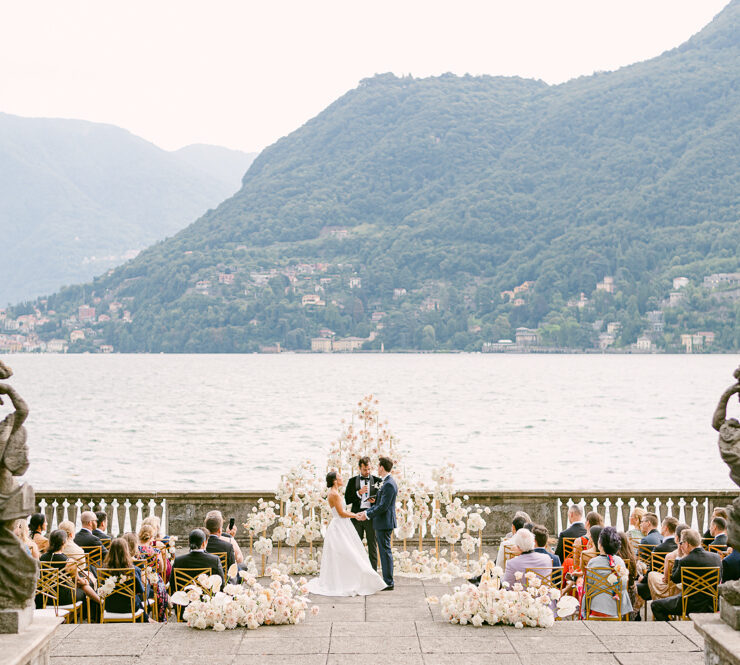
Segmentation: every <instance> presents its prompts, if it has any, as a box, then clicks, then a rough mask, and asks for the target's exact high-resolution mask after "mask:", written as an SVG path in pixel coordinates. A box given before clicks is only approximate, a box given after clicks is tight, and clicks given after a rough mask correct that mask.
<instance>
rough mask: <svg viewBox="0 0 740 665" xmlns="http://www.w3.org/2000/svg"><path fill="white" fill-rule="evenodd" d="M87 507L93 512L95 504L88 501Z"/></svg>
mask: <svg viewBox="0 0 740 665" xmlns="http://www.w3.org/2000/svg"><path fill="white" fill-rule="evenodd" d="M87 505H88V507H89V508H90V510H92V512H95V506H96V505H97V504H96V503H95V501H93V500H92V499H90V501H88V503H87Z"/></svg>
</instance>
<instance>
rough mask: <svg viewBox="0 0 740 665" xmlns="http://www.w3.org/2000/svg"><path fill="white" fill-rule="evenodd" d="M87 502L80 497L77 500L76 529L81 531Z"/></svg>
mask: <svg viewBox="0 0 740 665" xmlns="http://www.w3.org/2000/svg"><path fill="white" fill-rule="evenodd" d="M84 507H85V504H84V503H82V499H80V498H78V499H77V501H75V531H79V530H80V529H81V528H82V509H83V508H84Z"/></svg>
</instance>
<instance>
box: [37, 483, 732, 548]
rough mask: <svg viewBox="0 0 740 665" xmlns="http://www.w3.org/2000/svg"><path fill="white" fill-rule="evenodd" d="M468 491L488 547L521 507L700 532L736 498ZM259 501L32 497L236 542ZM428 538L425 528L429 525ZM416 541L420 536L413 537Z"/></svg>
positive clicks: (123, 523) (178, 496) (41, 503)
mask: <svg viewBox="0 0 740 665" xmlns="http://www.w3.org/2000/svg"><path fill="white" fill-rule="evenodd" d="M463 495H467V496H468V501H467V502H466V503H467V504H470V505H472V504H479V505H480V506H483V507H488V508H490V509H491V512H490V514H487V515H484V518H485V520H486V528H485V530H484V531H483V534H482V535H483V542H484V543H485V544H493V543H498V542H499V540H500V539H501V537H502V536H503V535H504V534H506V533H508V532H509V530H510V529H511V518H512V516H513V514H514V513H515V512H516V511H517V510H524V511H526V512H527V513H528V514H529V515H530V516H531V517H532V519H533V520H534V521H535V522H537V523H540V524H544V525H545V526H547V528H548V529H549V530H550V533H551V534H554V535H556V534H557V533H558V532H559V531H561V530H562V528H563V527H564V525H566V524H567V511H568V506H570V505H572V504H573V503H578V504H581V506H583V507H584V510H585V512H588V511H589V510H596V511H598V512H599V513H601V514H602V515H603V516H604V518H605V523H606V524H607V525H612V526H616V527H617V528H618V529H620V530H624V529H625V527H627V525H628V524H629V514H630V511H631V510H632V509H633V508H634V507H635V506H641V507H643V508H645V509H646V510H648V511H651V512H655V513H656V514H657V515H659V516H660V517H661V518H663V517H665V516H666V515H673V516H674V517H676V518H678V520H679V521H681V522H686V523H687V524H689V525H690V526H691V527H692V528H695V529H698V530H700V531H703V530H705V529H706V528H707V527H708V520H709V516H710V515H711V513H712V510H713V509H714V507H715V506H726V505H728V504H730V503H731V502H732V500H733V499H734V498H735V497H736V496H737V492H735V491H732V490H720V491H691V492H679V491H675V492H584V491H583V490H578V491H563V492H558V491H545V492H524V491H516V492H514V491H511V492H509V491H500V492H497V491H491V490H485V491H482V490H471V491H467V492H466V491H463V490H461V491H460V492H458V496H463ZM260 498H264V499H266V500H269V499H272V498H273V494H272V492H269V491H264V492H255V491H249V492H148V493H144V492H134V491H130V492H127V491H120V492H86V493H85V492H75V491H66V492H65V491H51V492H45V491H38V492H37V493H36V502H37V506H38V510H39V512H43V513H45V514H46V517H47V520H48V524H49V530H52V529H55V528H56V527H57V525H58V524H59V522H61V521H62V520H65V519H69V520H71V521H73V522H74V523H75V524H76V526H77V528H79V527H80V515H81V513H82V511H84V510H105V512H106V513H107V514H108V532H109V533H110V534H112V535H113V536H117V535H119V534H121V533H125V532H127V531H136V530H138V527H139V526H140V525H141V522H142V520H143V519H144V518H145V517H147V516H149V515H157V516H158V517H159V518H160V519H161V520H162V524H163V528H164V531H165V532H166V533H169V534H171V535H174V536H178V537H179V538H180V539H182V538H183V537H184V536H187V534H188V532H189V531H190V530H191V529H193V528H195V527H198V526H202V525H203V519H204V516H205V514H206V513H207V512H208V511H209V510H213V509H219V510H221V512H222V513H223V515H224V519H225V520H227V521H228V519H229V518H231V517H234V518H235V521H236V525H237V527H238V529H239V533H238V536H237V537H238V539H239V541H240V542H247V541H248V536H247V534H245V533H244V529H243V528H242V526H241V525H242V523H243V522H246V520H247V517H248V516H249V513H250V512H251V510H252V507H253V506H255V505H256V504H257V502H258V500H259V499H260ZM426 533H427V535H428V533H429V531H428V529H427V532H426ZM417 538H418V536H417Z"/></svg>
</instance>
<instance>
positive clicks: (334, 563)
mask: <svg viewBox="0 0 740 665" xmlns="http://www.w3.org/2000/svg"><path fill="white" fill-rule="evenodd" d="M331 513H332V520H331V522H329V526H328V527H327V529H326V536H325V537H324V550H323V552H322V555H321V572H320V573H319V576H318V577H315V578H314V579H312V580H310V581H309V583H308V590H309V591H310V592H311V593H315V594H318V595H320V596H369V595H370V594H373V593H375V592H376V591H380V590H381V589H383V588H385V582H384V581H383V578H382V577H381V576H380V575H378V573H376V572H375V571H374V570H373V568H372V566H371V565H370V559H368V557H367V552H366V551H365V547H364V545H363V544H362V541H361V540H360V537H359V536H358V535H357V531H355V527H354V526H353V525H352V522H351V520H350V519H349V518H348V517H339V515H338V513H337V509H336V508H332V509H331Z"/></svg>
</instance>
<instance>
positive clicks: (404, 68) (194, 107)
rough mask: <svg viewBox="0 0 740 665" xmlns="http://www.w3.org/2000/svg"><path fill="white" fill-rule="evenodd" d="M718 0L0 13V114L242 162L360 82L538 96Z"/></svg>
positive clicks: (220, 3) (215, 0) (3, 6)
mask: <svg viewBox="0 0 740 665" xmlns="http://www.w3.org/2000/svg"><path fill="white" fill-rule="evenodd" d="M726 4H727V0H558V1H554V0H516V1H513V0H455V1H454V2H453V1H452V0H448V1H447V2H440V1H438V0H423V1H422V0H392V1H390V0H373V2H359V1H355V0H313V1H312V2H308V1H307V0H291V1H288V0H268V1H259V2H258V1H257V0H211V1H210V2H205V1H204V0H201V1H195V0H174V1H173V0H146V1H141V0H127V1H126V2H120V1H117V0H106V1H104V2H101V0H34V1H33V2H24V1H14V0H0V111H2V112H5V113H13V114H16V115H23V116H34V117H59V118H81V119H85V120H91V121H95V122H106V123H111V124H114V125H118V126H120V127H124V128H126V129H128V130H130V131H131V132H133V133H134V134H138V135H139V136H142V137H144V138H145V139H147V140H149V141H152V142H153V143H155V144H157V145H159V146H160V147H162V148H165V149H167V150H174V149H177V148H180V147H182V146H184V145H188V144H190V143H211V144H215V145H223V146H226V147H230V148H236V149H240V150H245V151H247V152H256V151H259V150H261V149H262V148H264V147H266V146H268V145H270V144H271V143H273V142H274V141H276V140H277V139H278V138H280V137H281V136H284V135H286V134H288V133H290V132H291V131H293V130H294V129H296V128H298V127H300V126H301V125H302V124H303V123H304V122H306V121H307V120H308V119H310V118H312V117H313V116H315V115H316V114H318V113H319V112H320V111H321V110H322V109H323V108H325V107H326V106H328V105H329V104H330V103H331V102H333V101H334V100H335V99H336V98H337V97H339V96H341V95H342V94H344V93H345V92H346V91H347V90H350V89H352V88H354V87H356V86H357V84H358V83H359V81H360V80H361V79H363V78H366V77H369V76H373V75H374V74H376V73H384V72H393V73H395V74H397V75H399V76H401V75H407V74H412V75H414V76H417V77H422V76H432V75H439V74H443V73H445V72H453V73H455V74H460V75H462V74H466V73H469V74H473V75H480V74H490V75H504V76H515V75H516V76H522V77H527V78H538V79H542V80H544V81H546V82H547V83H550V84H557V83H562V82H563V81H567V80H568V79H571V78H574V77H577V76H582V75H588V74H591V73H593V72H594V71H599V70H613V69H617V68H619V67H621V66H624V65H628V64H631V63H633V62H638V61H641V60H646V59H648V58H651V57H654V56H657V55H659V54H660V53H662V52H663V51H666V50H668V49H671V48H673V47H675V46H678V45H679V44H681V43H682V42H684V41H685V40H686V39H688V38H689V37H690V36H691V35H692V34H694V33H696V32H698V31H699V30H701V28H702V27H704V26H705V25H706V24H707V23H709V22H710V21H711V20H712V18H713V17H714V16H715V15H716V14H717V13H718V12H719V11H720V10H721V9H722V8H723V7H724V6H725V5H726Z"/></svg>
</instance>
